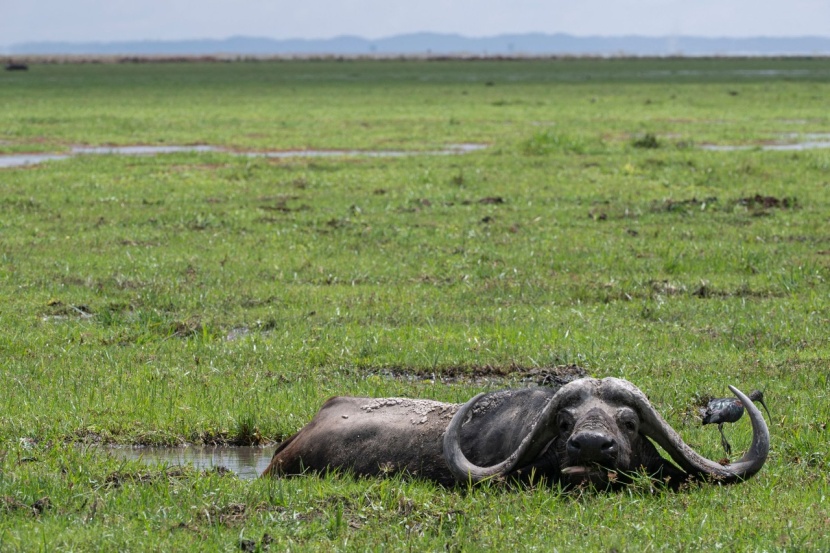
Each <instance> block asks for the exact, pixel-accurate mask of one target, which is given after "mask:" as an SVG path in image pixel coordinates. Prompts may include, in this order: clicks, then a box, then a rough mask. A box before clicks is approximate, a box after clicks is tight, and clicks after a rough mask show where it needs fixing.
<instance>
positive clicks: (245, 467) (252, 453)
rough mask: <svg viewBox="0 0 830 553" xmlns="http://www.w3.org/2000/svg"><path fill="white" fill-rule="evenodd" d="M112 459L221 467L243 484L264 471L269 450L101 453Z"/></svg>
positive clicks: (121, 449) (133, 449) (126, 450)
mask: <svg viewBox="0 0 830 553" xmlns="http://www.w3.org/2000/svg"><path fill="white" fill-rule="evenodd" d="M105 451H106V452H107V453H109V454H110V455H112V456H113V457H117V458H120V459H125V460H130V461H142V462H144V463H146V464H148V465H168V466H181V465H190V466H192V467H193V468H194V469H197V470H211V469H214V468H216V467H224V468H226V469H229V470H231V471H233V472H234V473H236V475H237V476H238V477H239V478H241V479H243V480H253V479H254V478H257V477H258V476H259V475H260V474H261V473H262V471H264V470H265V469H266V468H267V467H268V463H269V462H270V461H271V456H272V455H273V453H274V448H273V447H260V446H247V447H246V446H238V447H237V446H189V447H113V448H108V449H106V450H105Z"/></svg>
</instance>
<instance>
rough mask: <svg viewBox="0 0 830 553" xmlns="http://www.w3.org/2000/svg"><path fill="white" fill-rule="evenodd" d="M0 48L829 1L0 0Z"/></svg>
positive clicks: (646, 22)
mask: <svg viewBox="0 0 830 553" xmlns="http://www.w3.org/2000/svg"><path fill="white" fill-rule="evenodd" d="M0 14H2V16H1V17H0V45H10V44H16V43H23V42H41V41H49V42H52V41H60V42H111V41H132V40H183V39H204V38H214V39H222V38H228V37H231V36H250V37H265V38H272V39H289V38H332V37H335V36H341V35H355V36H361V37H364V38H368V39H378V38H383V37H388V36H393V35H397V34H404V33H414V32H421V31H428V32H438V33H455V34H460V35H464V36H468V37H486V36H495V35H499V34H513V33H529V32H541V33H548V34H553V33H567V34H572V35H577V36H589V35H601V36H621V35H640V36H660V37H664V36H677V35H694V36H702V37H757V36H767V37H793V36H805V35H814V36H824V37H830V1H828V0H414V1H413V0H406V1H402V0H293V1H285V0H0Z"/></svg>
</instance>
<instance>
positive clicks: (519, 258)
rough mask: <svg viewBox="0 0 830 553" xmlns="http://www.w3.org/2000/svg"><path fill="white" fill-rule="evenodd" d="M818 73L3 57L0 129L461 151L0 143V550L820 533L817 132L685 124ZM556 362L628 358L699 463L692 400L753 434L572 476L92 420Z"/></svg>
mask: <svg viewBox="0 0 830 553" xmlns="http://www.w3.org/2000/svg"><path fill="white" fill-rule="evenodd" d="M828 81H830V63H828V61H827V60H825V59H792V60H786V59H785V60H768V59H739V60H726V59H723V60H721V59H713V60H681V59H677V60H624V59H620V60H549V61H510V62H507V61H499V62H496V61H475V62H461V61H445V62H438V61H431V62H428V61H423V62H421V61H405V62H404V61H384V62H369V61H365V62H364V61H348V62H336V61H331V62H324V61H313V62H312V61H309V62H290V63H289V62H269V63H265V62H261V63H257V62H250V63H230V64H186V63H185V64H181V63H180V64H123V65H118V64H102V65H94V64H89V65H68V64H67V65H35V66H33V67H32V68H31V70H30V71H29V72H27V73H25V74H24V73H22V72H15V73H9V74H4V75H0V82H1V83H2V86H0V101H1V102H2V104H3V105H4V110H2V112H0V129H2V130H0V134H2V141H0V152H2V153H14V152H32V151H65V150H67V149H68V148H69V147H71V146H72V145H78V144H88V145H100V144H122V145H129V144H139V143H140V144H212V145H221V146H225V147H228V148H231V149H234V150H239V151H250V150H256V151H265V150H275V149H300V148H335V149H347V150H351V149H370V150H412V151H432V150H437V149H440V148H442V147H444V146H446V145H449V144H455V143H484V144H487V145H488V148H487V149H486V150H483V151H479V152H475V153H470V154H465V155H463V156H436V155H413V156H409V157H402V158H369V157H356V158H351V157H344V158H325V159H323V158H293V159H263V158H247V157H243V156H237V155H233V154H230V153H217V152H214V153H200V154H186V153H178V154H169V155H161V156H155V157H122V156H81V157H75V158H71V159H68V160H63V161H58V162H51V163H46V164H43V165H39V166H33V167H28V168H17V169H4V170H2V171H0V295H2V297H3V301H2V304H0V323H1V324H2V326H3V329H4V332H3V333H2V335H0V359H2V361H0V368H1V370H0V390H3V392H2V394H0V513H2V516H0V549H2V550H32V549H81V550H83V549H100V550H125V549H126V550H138V549H142V550H144V549H185V548H187V549H193V548H194V547H197V548H199V549H208V550H239V549H240V548H254V549H255V548H257V547H259V548H261V549H265V548H266V547H268V548H270V549H272V550H282V549H287V548H291V549H302V550H331V549H341V550H352V549H356V550H367V549H369V550H376V549H377V550H383V549H390V550H391V549H394V550H400V549H402V548H405V547H407V548H411V549H420V550H434V549H440V548H448V549H456V550H486V549H507V548H512V549H522V550H533V549H544V550H550V549H551V548H552V547H556V548H557V549H559V550H585V549H587V550H606V551H607V550H617V551H625V550H645V549H652V550H678V549H684V550H696V549H705V550H712V549H715V548H725V549H727V550H740V551H745V550H782V551H783V550H787V551H790V550H823V549H827V548H828V545H830V544H828V542H827V539H826V538H825V537H823V536H825V535H826V534H827V520H828V508H827V504H826V500H825V497H826V496H827V495H828V479H827V470H828V462H830V457H828V455H830V452H829V451H828V447H827V440H826V430H825V428H826V424H827V421H828V418H830V409H828V402H827V390H828V352H830V346H829V345H828V327H829V326H830V325H829V324H828V321H829V319H828V317H830V315H829V314H828V307H827V306H828V305H829V303H828V300H830V297H828V296H829V295H830V292H829V290H830V289H828V284H827V281H828V278H830V257H829V256H828V252H830V243H828V237H827V233H826V231H825V230H824V229H826V227H827V223H828V213H829V211H828V200H827V198H828V194H827V190H828V183H830V151H829V150H821V149H818V150H805V151H799V152H768V151H762V150H759V149H750V150H745V151H733V152H717V151H705V150H702V149H699V148H697V147H695V146H696V145H699V144H704V143H715V144H742V145H760V144H763V143H766V142H768V141H774V140H782V139H786V140H791V139H792V138H791V137H790V135H791V134H792V133H797V134H800V135H807V134H810V133H820V132H826V129H827V128H828V123H830V119H828V116H827V114H826V102H825V101H824V98H826V97H827V96H828V92H830V91H828V86H830V85H828ZM759 198H760V199H759ZM764 198H767V199H768V200H764ZM770 198H771V200H769V199H770ZM773 200H774V201H773ZM569 363H576V364H578V365H580V366H582V367H584V368H585V369H586V370H587V371H588V372H589V373H590V374H592V375H593V376H597V377H602V376H609V375H611V376H620V377H623V378H627V379H629V380H631V381H632V382H634V383H635V384H636V385H638V386H639V387H640V388H641V389H643V390H644V391H645V392H646V393H647V394H648V395H649V397H650V399H651V400H652V402H653V403H654V404H655V405H656V406H657V408H658V410H659V411H660V412H661V413H662V414H663V415H664V417H665V418H666V419H667V420H668V421H669V422H670V423H671V424H672V425H673V426H674V427H675V428H676V429H678V431H679V432H680V433H681V434H682V435H683V436H684V438H685V439H686V440H687V442H688V443H690V444H692V445H693V446H694V447H695V448H696V449H698V450H699V451H701V452H702V453H703V454H704V455H707V456H708V457H710V458H714V459H717V458H719V457H720V456H721V455H722V451H721V450H720V440H719V435H718V433H717V431H715V430H714V429H712V428H709V427H707V428H705V429H703V428H700V426H699V419H698V418H697V417H696V409H697V406H698V405H699V402H700V400H701V398H703V397H706V396H715V395H717V396H719V395H724V394H725V393H726V391H727V390H726V385H727V384H735V385H737V386H738V387H740V388H741V389H743V390H744V391H749V390H750V389H753V388H756V387H757V388H762V389H764V390H765V398H766V399H767V400H768V404H769V406H770V408H771V410H772V413H773V417H774V420H773V421H772V423H771V425H770V426H771V433H772V453H771V456H770V459H769V461H768V463H767V465H766V466H765V467H764V469H763V471H762V472H761V473H760V474H759V475H758V476H757V477H755V478H753V479H752V480H751V481H749V482H747V483H744V484H741V485H738V486H734V487H730V488H721V487H716V486H700V487H694V488H692V489H689V490H685V491H683V492H680V493H665V492H655V491H654V490H653V489H652V486H651V485H650V483H648V482H646V481H642V482H638V483H637V484H636V485H634V486H632V487H630V488H629V489H626V490H624V491H621V492H615V493H595V492H580V493H568V494H565V493H562V492H560V491H559V490H557V489H555V488H554V489H551V488H549V487H539V488H522V489H515V488H512V487H510V486H500V485H485V486H479V487H476V488H473V489H466V488H459V489H455V490H445V489H440V488H437V487H435V486H433V485H432V484H429V483H426V482H421V481H417V480H414V481H413V480H405V479H399V478H393V479H386V480H361V479H354V478H352V477H350V476H348V475H336V476H325V477H309V478H303V479H295V480H278V481H255V482H245V481H239V480H238V479H236V478H233V477H230V476H227V475H222V474H220V473H201V472H198V471H195V470H193V469H180V468H177V467H163V466H162V467H158V466H156V467H153V466H151V467H147V466H144V465H141V464H140V463H138V462H125V461H120V460H117V459H115V458H112V457H110V456H107V455H106V454H104V453H102V452H101V451H100V448H97V447H94V445H95V444H100V443H113V444H155V445H165V444H180V443H215V442H220V443H222V442H225V443H255V442H257V441H259V440H272V441H278V440H280V439H283V438H285V437H286V436H288V435H290V434H291V433H293V432H295V431H296V430H297V429H298V428H300V427H301V426H302V425H303V424H304V423H305V422H307V421H308V420H309V419H310V417H311V416H312V415H313V414H314V412H315V411H316V409H317V408H318V407H319V405H320V404H321V403H322V402H323V401H324V400H325V399H326V398H327V397H329V396H331V395H335V394H355V395H358V394H360V395H373V396H385V395H407V396H418V397H429V398H434V399H439V400H443V401H464V400H466V399H468V398H469V397H472V395H474V394H475V393H476V392H477V391H480V390H482V389H497V388H500V387H506V386H511V385H513V386H515V385H524V384H523V383H522V382H520V381H519V378H518V376H517V375H518V374H519V373H521V372H523V371H524V370H525V369H532V368H538V367H551V366H555V365H560V364H569ZM391 374H405V375H415V376H416V377H414V378H395V377H393V376H390V375H391ZM433 374H434V375H436V379H433V378H432V375H433ZM481 374H486V375H489V376H488V378H486V379H480V378H463V376H464V375H470V376H471V377H472V375H481ZM442 375H447V376H449V375H451V376H453V377H454V378H452V379H446V380H442V379H441V377H442ZM458 375H461V376H462V378H456V377H457V376H458ZM743 422H745V421H743ZM748 426H749V425H748V424H740V423H739V424H737V425H733V428H730V429H729V430H728V431H729V432H730V441H731V442H732V443H733V446H734V447H735V449H736V450H740V449H741V447H742V446H745V445H746V444H747V443H748V439H749V428H748Z"/></svg>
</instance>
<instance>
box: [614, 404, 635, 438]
mask: <svg viewBox="0 0 830 553" xmlns="http://www.w3.org/2000/svg"><path fill="white" fill-rule="evenodd" d="M617 424H618V425H619V426H620V428H622V429H623V430H625V431H626V432H628V433H630V434H636V433H637V432H638V431H639V429H640V418H639V417H638V416H637V413H635V412H634V410H633V409H629V408H628V407H623V408H621V409H619V410H618V411H617Z"/></svg>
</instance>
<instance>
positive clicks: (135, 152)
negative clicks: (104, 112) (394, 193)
mask: <svg viewBox="0 0 830 553" xmlns="http://www.w3.org/2000/svg"><path fill="white" fill-rule="evenodd" d="M486 147H487V146H486V145H485V144H451V145H449V146H447V147H446V148H444V149H441V150H431V151H411V150H409V151H407V150H278V151H273V152H240V151H235V150H228V149H225V148H220V147H218V146H208V145H196V146H75V147H73V148H71V149H70V153H68V154H13V155H0V168H4V167H21V166H25V165H35V164H38V163H43V162H46V161H55V160H61V159H67V158H70V157H75V156H80V155H122V156H148V155H159V154H174V153H182V152H187V153H202V152H221V153H227V154H232V155H238V156H245V157H266V158H277V159H282V158H292V157H406V156H417V155H460V154H466V153H470V152H475V151H476V150H482V149H484V148H486Z"/></svg>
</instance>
